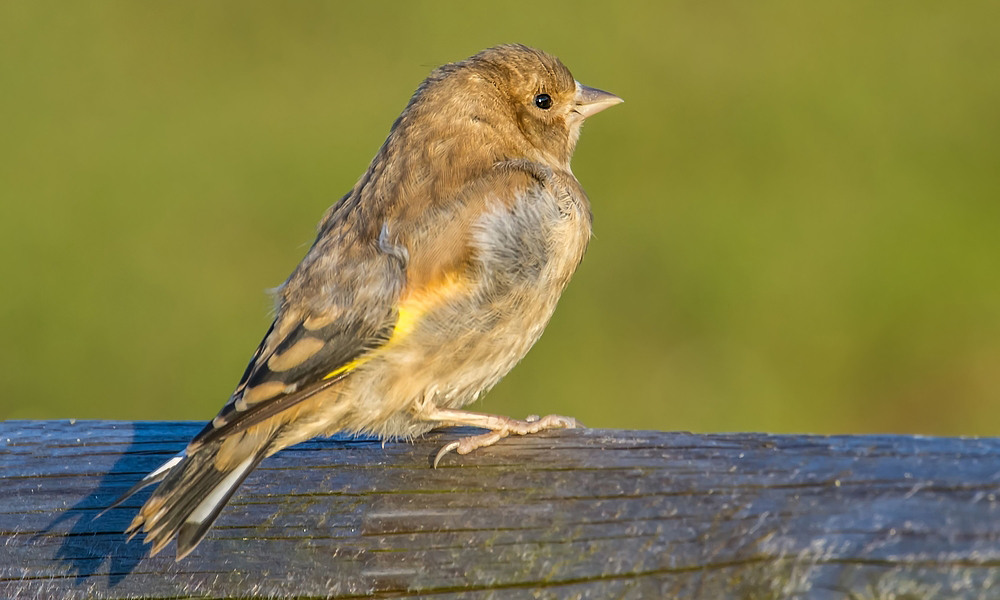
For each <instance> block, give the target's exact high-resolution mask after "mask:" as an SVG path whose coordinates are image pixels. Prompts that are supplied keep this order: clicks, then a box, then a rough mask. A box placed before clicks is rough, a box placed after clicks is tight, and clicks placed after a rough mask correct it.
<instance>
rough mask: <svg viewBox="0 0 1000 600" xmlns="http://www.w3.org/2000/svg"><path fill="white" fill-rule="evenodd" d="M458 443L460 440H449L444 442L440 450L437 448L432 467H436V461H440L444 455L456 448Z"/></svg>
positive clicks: (459, 443)
mask: <svg viewBox="0 0 1000 600" xmlns="http://www.w3.org/2000/svg"><path fill="white" fill-rule="evenodd" d="M460 445H461V440H455V441H454V442H449V443H447V444H445V445H444V446H443V447H442V448H441V449H440V450H438V453H437V456H435V457H434V466H433V468H435V469H436V468H438V463H439V462H441V459H442V458H444V455H445V454H448V453H449V452H452V451H454V450H457V449H458V447H459V446H460Z"/></svg>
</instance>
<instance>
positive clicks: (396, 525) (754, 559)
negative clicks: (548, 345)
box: [0, 421, 1000, 600]
mask: <svg viewBox="0 0 1000 600" xmlns="http://www.w3.org/2000/svg"><path fill="white" fill-rule="evenodd" d="M200 427H201V424H200V423H162V422H160V423H151V422H107V421H77V422H75V423H71V422H67V421H7V422H0V597H3V598H7V597H10V598H75V597H80V598H140V597H141V598H175V597H188V596H195V597H212V598H223V597H227V598H228V597H261V598H264V597H267V598H284V597H289V598H290V597H296V598H301V597H323V598H326V597H330V598H351V597H379V598H411V597H424V596H428V597H433V598H436V599H449V600H450V599H457V598H520V597H525V598H705V599H716V598H747V599H766V598H809V599H813V598H815V599H820V600H825V599H834V598H837V599H841V598H852V599H858V600H869V599H870V600H876V599H879V600H881V599H885V600H889V599H890V598H896V599H901V598H906V599H914V600H917V599H919V600H925V599H927V600H929V599H931V598H982V599H987V598H1000V582H998V577H1000V503H998V496H1000V440H998V439H994V438H988V439H959V438H922V437H909V436H839V437H819V436H786V435H764V434H719V435H694V434H689V433H661V432H651V431H618V430H601V429H590V430H572V431H562V432H555V433H547V434H540V435H535V436H528V437H523V438H516V437H515V438H508V439H506V440H503V441H501V442H500V443H499V444H498V445H496V446H494V447H491V448H485V449H481V450H477V451H476V452H474V453H473V454H471V455H468V456H462V457H460V456H455V455H450V456H448V457H447V458H445V460H444V461H443V462H442V465H441V468H439V469H437V470H433V469H430V468H429V464H430V460H431V457H432V456H433V455H434V453H435V452H436V451H437V449H438V448H440V446H441V445H442V444H443V443H445V442H446V441H448V440H451V439H454V438H455V437H457V436H458V435H461V434H463V433H464V434H467V433H468V431H459V430H445V431H442V432H435V433H432V434H430V435H428V436H426V437H424V438H422V439H420V440H418V441H417V442H415V443H405V442H392V443H386V444H385V445H384V447H383V445H382V444H381V442H378V441H372V440H366V439H348V438H334V439H330V440H318V441H312V442H309V443H305V444H301V445H299V446H296V447H293V448H290V449H287V450H284V451H282V452H280V453H279V454H277V455H275V456H274V457H271V458H269V459H267V460H265V461H264V463H263V464H262V465H261V466H260V467H259V468H258V469H257V470H256V472H254V473H253V474H251V475H250V477H249V478H248V479H247V481H246V482H245V483H244V485H243V486H242V487H241V488H240V491H239V492H237V494H236V496H235V497H234V498H233V499H232V501H231V502H230V503H229V506H228V507H227V508H226V509H225V510H224V511H223V513H222V516H221V518H220V519H219V521H218V523H217V525H216V527H215V528H214V529H213V530H212V531H210V532H209V534H208V536H207V537H206V538H205V540H204V541H203V542H202V543H201V545H200V546H198V548H197V549H196V550H195V551H194V552H193V553H192V554H191V555H190V556H189V557H188V558H186V559H184V560H183V561H181V562H179V563H177V562H175V561H174V559H173V556H172V554H173V548H172V546H169V547H168V548H167V550H166V551H165V552H163V553H161V554H160V555H159V556H157V557H155V558H149V557H148V546H145V545H143V544H142V543H141V541H140V540H139V539H135V540H133V541H132V542H126V539H125V536H124V535H123V534H122V533H121V532H122V531H123V530H124V529H125V526H126V525H127V524H128V522H129V521H130V520H131V518H132V516H133V515H134V514H135V512H136V509H137V508H138V506H139V504H140V503H141V502H142V500H144V499H145V498H146V494H145V493H143V494H140V495H139V496H138V497H137V498H135V499H132V500H130V501H129V502H127V503H126V504H125V505H124V506H123V507H121V508H118V509H115V510H113V511H110V512H109V513H107V514H105V515H104V516H103V517H100V518H98V513H99V512H100V511H101V509H103V508H104V507H106V506H107V505H108V504H109V503H110V502H111V501H112V500H114V499H115V498H116V497H117V496H118V495H119V494H120V493H122V492H123V491H124V490H125V489H127V488H128V487H129V486H131V485H132V484H133V483H135V482H136V481H138V480H139V479H140V478H141V477H142V476H143V475H144V474H146V473H147V472H148V471H150V470H151V469H153V468H155V467H156V466H158V465H159V464H160V463H162V462H163V461H165V460H166V459H167V458H169V457H170V456H172V455H173V454H174V453H176V452H178V451H179V450H180V449H182V448H183V447H184V445H185V444H186V442H187V440H188V439H189V438H190V437H191V436H192V435H194V434H195V433H196V432H197V431H198V430H199V429H200ZM907 594H908V595H907Z"/></svg>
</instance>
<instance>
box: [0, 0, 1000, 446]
mask: <svg viewBox="0 0 1000 600" xmlns="http://www.w3.org/2000/svg"><path fill="white" fill-rule="evenodd" d="M998 21H1000V4H997V3H995V2H986V1H973V2H964V3H958V4H956V3H952V4H938V3H931V2H899V1H890V2H885V3H863V2H844V3H835V4H822V3H796V2H757V3H744V2H737V1H734V0H727V1H720V2H711V3H704V2H668V3H663V2H649V3H640V2H631V3H620V4H617V5H609V4H608V3H596V2H573V3H567V2H547V3H527V2H510V3H505V4H503V5H502V6H501V5H496V4H493V5H486V4H466V3H450V2H435V3H431V2H411V3H380V2H371V3H364V4H360V3H358V4H357V5H355V6H350V7H342V6H339V5H338V3H319V2H295V3H280V4H279V3H263V2H260V3H258V2H213V3H198V2H171V3H135V2H100V3H98V2H80V3H70V4H66V3H59V4H56V3H46V2H31V3H28V2H23V3H22V2H13V1H4V2H0V90H2V92H0V115H2V117H0V122H2V123H3V133H2V137H0V199H2V203H3V220H2V222H3V224H4V227H3V232H4V234H3V236H0V257H2V259H3V261H2V265H3V266H2V267H0V268H2V271H0V273H2V281H3V282H4V286H5V288H6V289H5V293H3V294H0V327H2V331H3V335H2V336H0V365H3V366H2V367H0V390H2V391H0V418H63V417H78V418H118V419H207V418H210V417H211V416H212V415H214V414H215V412H216V410H217V409H218V408H219V407H220V406H221V404H222V403H223V402H224V400H225V399H226V398H227V396H228V394H229V392H230V390H231V387H232V386H233V385H234V383H235V381H236V379H237V378H238V377H239V375H240V373H241V372H242V370H243V367H244V364H245V361H246V360H247V359H248V358H249V355H250V353H251V352H252V350H253V348H254V347H255V345H256V343H257V342H258V341H259V338H260V336H261V335H262V334H263V332H264V330H265V328H266V326H267V322H268V310H269V305H268V300H267V298H266V296H265V295H264V293H263V290H264V289H265V288H268V287H271V286H274V285H277V284H279V283H280V282H281V281H282V280H283V279H284V278H285V276H287V274H288V273H289V272H290V270H291V269H292V268H293V267H294V265H295V264H296V263H297V262H298V260H299V259H300V258H301V256H302V255H303V253H304V252H305V250H306V248H307V247H308V244H309V243H310V242H311V241H312V237H313V231H314V226H315V223H316V222H317V220H318V219H319V217H320V215H321V214H322V212H323V211H324V209H325V208H326V207H327V206H328V205H329V204H331V203H332V202H333V201H335V200H336V199H337V198H339V197H340V196H341V195H342V194H343V193H344V192H345V191H346V190H347V189H349V187H350V186H351V185H352V184H353V183H354V181H355V179H356V178H357V177H358V176H359V175H360V174H361V173H362V172H363V170H364V169H365V167H366V165H367V163H368V161H369V160H370V158H371V157H372V155H373V154H374V153H375V151H376V149H377V148H378V146H379V145H380V144H381V142H382V140H383V138H384V136H385V134H386V132H387V130H388V127H389V125H390V124H391V123H392V120H393V119H394V118H395V116H396V115H397V114H398V113H399V111H400V110H401V109H402V107H403V106H404V105H405V103H406V101H407V99H408V98H409V95H410V94H411V93H412V91H413V89H414V88H415V87H416V85H417V84H418V83H419V82H420V80H421V79H422V78H423V77H424V76H425V75H426V74H427V73H428V72H429V71H430V69H431V68H433V67H434V66H436V65H439V64H441V63H444V62H449V61H453V60H458V59H461V58H464V57H466V56H468V55H470V54H472V53H474V52H476V51H478V50H480V49H481V48H484V47H487V46H490V45H493V44H496V43H501V42H507V41H519V42H522V43H527V44H530V45H535V46H538V47H541V48H543V49H545V50H547V51H549V52H552V53H554V54H557V55H558V56H560V57H561V58H562V59H563V60H564V61H565V62H566V64H567V65H569V67H570V68H571V69H572V70H573V71H574V74H575V75H576V76H577V78H578V79H580V80H581V81H583V82H584V83H587V84H589V85H594V86H597V87H601V88H604V89H608V90H610V91H613V92H615V93H617V94H619V95H621V96H622V97H624V98H625V99H626V101H627V103H626V104H625V105H623V106H621V107H616V108H614V109H613V110H610V111H608V112H607V113H605V114H602V115H600V116H599V117H597V118H595V119H594V120H593V122H592V123H589V124H588V126H587V127H586V131H585V132H584V134H583V137H582V139H581V143H580V146H579V149H578V152H577V155H576V159H575V161H574V171H575V172H576V173H577V175H578V177H579V178H580V179H581V181H582V182H583V183H584V185H585V186H586V188H587V190H588V192H589V194H590V196H591V200H592V202H593V205H594V212H595V217H596V225H595V231H596V236H595V239H594V241H593V243H592V244H591V248H590V251H589V253H588V256H587V259H586V260H585V261H584V264H583V266H582V268H581V270H580V272H579V273H578V275H577V277H576V278H575V280H574V282H573V283H572V284H571V286H570V288H569V290H568V291H567V294H566V295H565V296H564V299H563V301H562V303H561V305H560V309H559V310H558V311H557V313H556V316H555V318H554V319H553V322H552V324H551V326H550V327H549V329H548V331H547V332H546V335H545V336H544V337H543V339H542V341H541V342H539V344H538V346H537V347H536V348H535V349H534V350H533V351H532V352H531V354H529V356H528V358H527V359H526V360H525V361H524V362H523V363H522V365H521V366H519V367H518V368H517V369H515V370H514V372H513V373H512V374H511V375H510V376H509V377H508V378H507V379H506V380H505V381H504V382H503V383H501V385H500V386H498V388H497V389H496V390H495V391H494V392H492V393H491V394H490V395H489V396H487V397H486V398H485V399H484V400H483V401H481V402H480V403H479V404H478V407H479V408H481V409H483V410H490V411H498V412H503V413H506V414H512V415H524V414H528V413H536V412H542V413H545V412H562V413H568V414H572V415H574V416H577V417H579V418H580V419H581V420H583V421H584V422H585V423H587V424H588V425H592V426H606V427H631V428H657V429H691V430H766V431H812V432H871V431H887V432H919V433H936V434H996V433H997V432H998V431H1000V234H998V231H1000V111H998V106H1000V69H997V64H998V58H1000V36H997V35H996V23H997V22H998Z"/></svg>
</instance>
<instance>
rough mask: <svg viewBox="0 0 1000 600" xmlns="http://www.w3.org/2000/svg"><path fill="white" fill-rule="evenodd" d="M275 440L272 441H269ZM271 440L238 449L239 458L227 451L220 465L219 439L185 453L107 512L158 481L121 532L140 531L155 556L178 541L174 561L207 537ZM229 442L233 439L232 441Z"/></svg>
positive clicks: (136, 487) (143, 481) (264, 454)
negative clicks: (170, 543) (151, 492)
mask: <svg viewBox="0 0 1000 600" xmlns="http://www.w3.org/2000/svg"><path fill="white" fill-rule="evenodd" d="M271 439H273V437H272V438H271ZM271 439H268V440H266V442H265V443H256V444H246V445H243V444H241V446H242V448H240V449H241V450H244V451H243V452H241V453H240V454H239V455H238V457H237V458H233V457H232V455H231V450H232V448H228V449H227V450H229V451H230V452H226V453H227V454H229V455H230V456H227V458H228V460H226V461H219V460H218V456H219V454H220V451H223V448H222V446H223V444H225V443H226V441H225V440H219V441H217V442H213V443H210V444H207V445H204V446H201V447H199V448H198V449H197V450H195V451H193V452H192V453H191V454H188V453H187V451H184V452H181V453H180V454H178V455H177V456H175V457H173V458H171V459H170V460H168V461H167V462H165V463H164V464H163V465H161V466H160V467H159V468H157V469H156V470H154V471H153V472H152V473H150V474H149V475H147V476H146V477H144V478H143V479H142V480H141V481H140V482H139V483H137V484H136V485H134V486H133V487H132V488H131V489H130V490H128V491H127V492H125V494H124V495H123V496H122V497H121V498H119V499H118V500H116V501H115V502H114V504H112V505H111V506H110V507H108V509H106V510H110V509H112V508H114V507H116V506H118V505H119V504H121V503H122V502H123V501H124V500H125V499H127V498H128V497H129V496H131V495H132V494H134V493H136V492H138V491H139V490H141V489H142V488H144V487H146V486H148V485H152V484H154V483H157V482H160V485H159V486H157V488H156V490H155V491H154V492H153V495H152V496H150V497H149V499H148V500H147V501H146V503H145V504H143V505H142V508H141V509H139V514H137V515H136V516H135V518H134V519H132V523H130V524H129V526H128V529H126V530H125V533H127V534H129V539H132V537H133V536H135V535H136V534H137V533H139V531H143V532H144V533H145V534H146V539H145V543H147V544H152V545H153V548H152V551H151V554H152V555H156V553H158V552H159V551H160V550H162V549H163V547H164V546H166V545H167V544H168V543H169V542H170V540H171V539H172V538H173V537H174V536H177V560H180V559H182V558H184V557H185V556H187V555H188V554H189V553H190V552H191V551H192V550H194V548H195V546H197V545H198V542H200V541H201V540H202V538H204V537H205V534H206V533H208V530H209V529H210V528H211V527H212V524H213V523H215V520H216V518H218V516H219V513H220V512H222V508H223V507H224V506H225V505H226V502H228V501H229V499H230V498H231V497H232V495H233V493H234V492H235V491H236V488H238V487H239V485H240V483H242V482H243V480H244V479H245V478H246V476H247V475H248V474H249V473H250V471H252V470H253V469H254V467H256V466H257V465H258V464H260V461H261V460H263V459H264V457H265V456H267V451H268V448H269V447H270V442H271ZM230 441H232V440H230Z"/></svg>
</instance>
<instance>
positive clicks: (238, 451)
mask: <svg viewBox="0 0 1000 600" xmlns="http://www.w3.org/2000/svg"><path fill="white" fill-rule="evenodd" d="M620 102H622V99H621V98H619V97H618V96H615V95H614V94H611V93H609V92H605V91H603V90H599V89H596V88H591V87H587V86H585V85H583V84H580V83H579V82H577V81H576V80H575V79H574V77H573V75H572V74H571V72H570V71H569V69H568V68H566V66H564V65H563V63H562V62H561V61H560V60H559V59H558V58H556V57H554V56H552V55H550V54H547V53H545V52H543V51H541V50H537V49H534V48H531V47H528V46H524V45H520V44H504V45H500V46H495V47H492V48H488V49H486V50H483V51H481V52H479V53H477V54H475V55H473V56H471V57H469V58H467V59H465V60H461V61H458V62H454V63H449V64H445V65H443V66H441V67H438V68H437V69H435V70H433V71H432V72H431V73H430V75H429V76H428V77H427V78H426V79H425V80H424V81H423V82H422V83H421V84H420V85H419V86H418V88H417V90H416V92H415V93H414V94H413V95H412V96H411V98H410V100H409V102H408V103H407V105H406V107H405V109H404V110H403V112H402V113H401V114H400V116H399V117H398V118H397V119H396V120H395V122H394V123H393V125H392V127H391V129H390V131H389V135H388V137H387V138H386V140H385V142H384V143H383V145H382V146H381V148H380V149H379V150H378V153H377V154H376V156H375V157H374V159H373V160H372V162H371V164H370V166H369V167H368V169H367V170H366V171H365V173H364V174H363V175H362V176H361V178H360V179H359V180H358V181H357V183H356V184H355V185H354V187H353V188H352V189H351V190H350V191H349V192H348V193H347V194H346V195H344V196H343V197H342V198H341V199H340V200H339V201H337V202H336V203H334V204H333V205H332V206H331V207H330V208H329V209H328V210H327V211H326V213H325V214H324V215H323V217H322V219H321V221H320V223H319V226H318V228H317V235H316V238H315V241H314V242H313V244H312V246H311V247H310V249H309V250H308V252H307V253H306V255H305V257H304V258H303V259H302V261H301V262H300V263H299V264H298V266H297V267H296V268H295V269H294V271H293V272H292V274H291V275H290V276H289V277H288V279H287V280H286V281H285V282H284V283H283V284H282V285H281V286H280V287H278V288H277V289H276V290H275V292H274V295H275V306H276V309H275V318H274V321H273V323H272V324H271V326H270V328H269V329H268V331H267V333H266V334H265V335H264V338H263V340H262V341H261V343H260V345H259V346H258V347H257V350H256V352H254V354H253V356H252V358H251V359H250V362H249V364H248V366H247V368H246V370H245V372H244V374H243V376H242V378H241V379H240V381H239V383H238V385H237V386H236V388H235V390H234V392H233V393H232V395H231V397H230V398H229V400H228V401H227V402H226V404H225V405H224V406H223V408H222V409H221V411H220V412H219V413H218V415H217V416H216V417H215V418H213V419H212V420H211V421H210V422H209V423H208V424H206V425H205V427H204V428H203V429H202V430H201V431H200V432H199V433H198V434H197V435H196V436H195V437H194V438H193V439H192V440H191V441H190V443H188V444H187V446H186V447H185V449H184V450H183V451H181V452H180V453H179V454H177V455H176V456H174V457H173V458H171V459H170V460H168V461H166V462H165V463H164V464H163V465H161V466H160V467H158V468H157V469H155V470H153V471H152V472H151V473H149V474H148V475H146V476H145V477H144V478H143V479H142V480H140V481H139V482H138V483H137V484H136V485H135V486H133V487H132V488H131V489H129V490H128V491H127V492H126V493H125V494H124V495H123V496H122V497H121V498H119V499H118V500H117V501H116V502H114V503H113V504H112V505H111V506H110V507H109V508H108V509H107V510H110V509H112V508H115V507H117V506H120V505H121V503H122V502H123V501H124V500H126V499H127V498H129V497H130V496H132V495H133V494H135V493H136V492H137V491H139V490H141V489H143V488H145V487H147V486H149V485H152V484H159V485H158V486H157V487H156V488H155V490H154V491H153V493H152V494H151V495H150V497H149V498H148V499H147V500H146V501H145V503H144V504H143V505H142V507H141V508H140V509H139V512H138V514H137V515H136V516H135V518H134V519H133V520H132V521H131V523H130V524H129V526H128V528H127V529H126V531H125V533H126V534H128V535H129V539H130V540H131V539H132V537H133V536H135V535H137V534H138V533H139V532H140V531H141V532H143V533H144V534H145V538H144V541H145V543H147V544H151V545H152V548H151V555H156V554H157V553H158V552H160V551H161V550H162V549H163V548H164V547H165V546H166V545H167V544H168V543H169V542H170V541H171V540H172V539H174V538H176V540H177V549H176V560H178V561H180V560H181V559H183V558H184V557H185V556H187V555H188V554H190V553H191V552H192V550H194V549H195V547H196V546H197V545H198V544H199V543H200V542H201V540H202V539H203V538H204V537H205V535H206V533H207V532H208V531H209V529H210V528H211V526H212V524H213V523H214V522H215V520H216V519H217V518H218V516H219V514H220V513H221V511H222V509H223V508H224V506H225V505H226V503H227V502H228V501H229V499H230V498H231V497H232V495H233V494H234V492H235V491H236V489H237V488H238V487H239V485H240V484H241V483H242V481H243V480H244V479H245V478H246V476H247V475H248V474H249V473H250V472H251V471H252V470H253V469H254V468H255V467H256V466H257V465H258V464H259V463H260V462H261V461H262V460H263V459H264V458H266V457H267V456H270V455H272V454H274V453H275V452H278V451H279V450H281V449H283V448H287V447H289V446H292V445H294V444H297V443H300V442H303V441H306V440H309V439H311V438H314V437H317V436H329V435H333V434H335V433H338V432H343V433H351V434H367V435H374V436H379V437H381V438H382V439H383V440H385V439H413V438H415V437H418V436H420V435H423V434H424V433H426V432H428V431H430V430H431V429H434V428H437V427H442V426H459V425H464V426H474V427H478V428H482V429H485V430H487V432H486V433H482V434H478V435H472V436H468V437H464V438H461V439H459V440H456V441H453V442H451V443H449V444H447V445H445V446H444V447H442V448H441V449H440V451H439V452H438V454H437V455H436V456H435V458H434V461H433V466H434V467H435V468H437V467H438V465H439V463H440V461H441V459H442V457H444V456H446V455H447V454H448V453H450V452H456V453H458V454H467V453H469V452H471V451H473V450H475V449H476V448H481V447H484V446H489V445H491V444H494V443H496V442H497V441H499V440H501V439H502V438H504V437H506V436H508V435H511V434H516V435H526V434H531V433H536V432H539V431H543V430H548V429H559V428H574V427H580V426H582V425H581V424H580V423H579V422H578V421H576V420H575V419H573V418H571V417H563V416H559V415H549V416H546V417H544V418H538V417H529V418H528V419H525V420H517V419H512V418H509V417H504V416H499V415H490V414H484V413H477V412H471V411H466V410H463V409H462V407H463V406H465V405H467V404H469V403H471V402H473V401H475V400H476V399H478V398H479V397H480V396H482V395H483V394H484V393H485V392H487V391H488V390H489V389H490V388H492V387H493V386H494V385H495V384H496V383H497V382H498V381H500V379H501V378H502V377H503V376H504V375H506V374H507V373H508V372H509V371H510V370H511V369H512V368H513V367H514V366H515V365H516V364H517V363H518V362H519V361H520V360H521V359H522V358H523V357H524V356H525V354H526V353H527V352H528V350H529V349H530V348H531V346H532V345H533V344H534V343H535V342H536V341H537V340H538V338H539V336H540V335H541V334H542V331H543V330H544V328H545V326H546V325H547V323H548V321H549V319H550V318H551V316H552V314H553V311H554V310H555V308H556V303H557V301H558V300H559V297H560V295H561V294H562V292H563V290H564V288H565V287H566V285H567V283H568V282H569V280H570V277H571V276H572V275H573V273H574V271H576V269H577V267H578V265H579V264H580V262H581V260H582V259H583V255H584V252H585V250H586V249H587V245H588V243H589V240H590V237H591V231H592V212H591V207H590V202H589V200H588V197H587V194H586V193H585V192H584V190H583V188H582V187H581V185H580V183H579V182H578V181H577V179H576V177H575V176H574V175H573V172H572V170H571V168H570V160H571V158H572V156H573V152H574V150H575V148H576V144H577V140H578V138H579V135H580V128H581V125H582V124H583V122H584V119H586V118H588V117H590V116H593V115H594V114H596V113H598V112H600V111H602V110H604V109H606V108H608V107H610V106H613V105H615V104H618V103H620Z"/></svg>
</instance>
